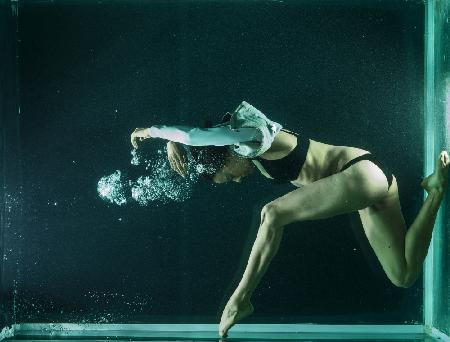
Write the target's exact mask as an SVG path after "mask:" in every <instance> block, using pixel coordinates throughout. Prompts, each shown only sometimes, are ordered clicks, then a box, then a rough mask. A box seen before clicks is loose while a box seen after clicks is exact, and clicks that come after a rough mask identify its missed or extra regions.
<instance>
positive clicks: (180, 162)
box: [167, 141, 187, 177]
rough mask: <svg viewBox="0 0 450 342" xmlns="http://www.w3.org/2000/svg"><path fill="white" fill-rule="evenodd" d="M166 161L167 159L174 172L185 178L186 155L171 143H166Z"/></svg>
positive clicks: (176, 145) (175, 144)
mask: <svg viewBox="0 0 450 342" xmlns="http://www.w3.org/2000/svg"><path fill="white" fill-rule="evenodd" d="M167 159H169V162H170V166H171V167H172V169H173V170H174V171H175V172H178V173H179V174H180V175H181V176H182V177H186V175H187V172H186V163H187V157H186V154H185V153H184V150H183V149H182V148H181V147H180V146H179V145H178V144H177V143H175V142H173V141H169V142H168V143H167Z"/></svg>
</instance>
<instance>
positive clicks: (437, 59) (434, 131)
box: [425, 1, 450, 335]
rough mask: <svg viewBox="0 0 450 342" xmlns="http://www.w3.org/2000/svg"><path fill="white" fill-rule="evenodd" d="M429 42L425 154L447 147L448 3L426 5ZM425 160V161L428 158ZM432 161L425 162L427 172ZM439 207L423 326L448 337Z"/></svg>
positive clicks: (449, 254) (447, 257)
mask: <svg viewBox="0 0 450 342" xmlns="http://www.w3.org/2000/svg"><path fill="white" fill-rule="evenodd" d="M426 9H427V13H426V18H427V25H426V27H427V30H428V31H429V34H427V37H429V42H428V44H427V53H426V57H427V58H426V77H427V87H426V92H427V93H428V96H427V98H428V101H427V112H428V115H427V117H428V120H427V130H426V133H425V137H426V143H427V145H428V148H427V152H428V153H427V154H428V155H431V154H432V151H433V150H434V151H435V152H437V151H438V150H439V149H441V148H446V149H447V150H448V148H449V145H450V64H449V56H450V45H449V42H450V40H449V32H450V24H449V12H450V2H448V1H431V2H429V3H427V4H426ZM428 159H429V157H428ZM432 162H433V161H432V160H428V161H427V163H426V164H427V165H426V166H428V168H429V167H431V166H432ZM448 203H449V202H448V197H447V201H445V202H444V203H443V206H442V207H441V211H440V213H439V217H438V224H437V225H436V228H437V229H436V231H435V232H434V237H433V238H434V241H433V244H432V249H430V253H429V257H428V258H427V264H426V269H425V271H426V277H425V280H426V283H427V284H429V286H427V291H426V292H425V306H426V307H427V310H426V312H425V313H426V315H425V321H426V324H427V325H429V326H432V327H435V328H437V329H438V330H440V331H442V332H444V333H445V334H447V335H450V311H449V308H450V270H449V267H450V265H449V261H450V249H449V241H450V233H449V232H450V223H449V212H450V209H449V204H448Z"/></svg>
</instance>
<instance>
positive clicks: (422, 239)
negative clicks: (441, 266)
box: [405, 151, 450, 287]
mask: <svg viewBox="0 0 450 342" xmlns="http://www.w3.org/2000/svg"><path fill="white" fill-rule="evenodd" d="M449 166H450V158H449V155H448V153H447V152H446V151H443V152H441V154H440V156H439V159H438V161H437V163H436V169H435V171H434V173H433V174H432V175H430V176H428V177H426V178H425V179H424V180H423V181H422V184H421V185H422V187H423V188H424V189H425V190H426V191H427V193H428V196H427V199H426V200H425V203H424V204H423V206H422V208H421V209H420V211H419V214H418V215H417V217H416V219H415V220H414V222H413V224H412V225H411V227H410V228H409V229H408V232H407V233H406V237H405V258H406V263H407V274H406V279H405V285H406V287H409V286H411V285H412V284H414V282H415V281H416V280H417V278H418V277H419V275H420V272H421V271H422V264H423V262H424V260H425V257H426V256H427V253H428V248H429V246H430V241H431V236H432V233H433V227H434V222H435V220H436V215H437V212H438V210H439V206H440V205H441V201H442V198H443V197H444V193H445V191H446V189H447V186H448V171H449Z"/></svg>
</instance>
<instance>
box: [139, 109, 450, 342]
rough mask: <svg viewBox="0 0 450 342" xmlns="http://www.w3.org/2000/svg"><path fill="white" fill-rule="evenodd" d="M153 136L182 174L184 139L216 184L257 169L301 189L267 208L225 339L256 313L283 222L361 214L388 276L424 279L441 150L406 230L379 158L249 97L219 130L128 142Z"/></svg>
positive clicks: (228, 315) (184, 130)
mask: <svg viewBox="0 0 450 342" xmlns="http://www.w3.org/2000/svg"><path fill="white" fill-rule="evenodd" d="M156 137H159V138H163V139H167V140H170V142H169V144H168V158H169V160H170V161H171V166H172V168H173V169H174V170H175V171H176V172H178V173H180V174H181V175H185V174H186V173H185V172H186V168H185V165H186V157H185V156H184V154H183V150H182V149H181V146H180V144H183V145H187V148H189V149H190V150H191V152H193V153H192V156H193V157H194V159H195V160H197V161H198V162H201V163H205V162H208V161H209V162H210V163H211V164H212V165H213V166H214V167H212V168H211V169H209V170H208V171H207V172H206V173H205V175H204V176H205V178H208V179H210V180H211V181H213V182H215V183H226V182H229V181H231V180H232V181H236V182H240V181H241V180H242V179H243V178H244V177H246V176H247V175H248V174H250V173H251V172H252V171H253V170H254V169H255V167H256V168H257V169H259V171H260V172H261V174H262V175H263V176H265V177H266V178H267V179H270V181H272V182H290V183H291V184H293V185H295V186H296V187H298V189H296V190H293V191H291V192H289V193H287V194H286V195H284V196H282V197H279V198H277V199H275V200H274V201H272V202H270V203H268V204H266V205H265V206H264V207H263V208H262V210H261V223H260V227H259V231H258V234H257V237H256V241H255V242H254V245H253V248H252V251H251V254H250V257H249V261H248V264H247V267H246V269H245V271H244V274H243V277H242V279H241V281H240V283H239V285H238V286H237V288H236V290H235V291H234V293H233V294H232V296H231V298H230V299H229V301H228V303H227V304H226V306H225V308H224V310H223V313H222V317H221V321H220V325H219V334H220V336H222V337H226V336H227V332H228V330H229V329H230V328H231V327H232V326H233V325H234V324H236V323H237V322H239V321H241V320H242V319H244V318H245V317H247V316H249V315H250V314H251V313H252V312H253V306H252V304H251V296H252V293H253V291H254V290H255V288H256V286H257V285H258V283H259V282H260V280H261V278H262V277H263V275H264V274H265V272H266V270H267V268H268V266H269V263H270V262H271V260H272V258H273V257H274V256H275V254H276V253H277V250H278V247H279V245H280V241H281V238H282V235H283V230H284V227H285V226H286V225H288V224H290V223H293V222H298V221H304V220H314V219H325V218H329V217H332V216H336V215H340V214H345V213H351V212H354V211H358V213H359V216H360V219H361V222H362V225H363V228H364V232H365V234H366V236H367V239H368V241H369V243H370V245H371V247H372V248H373V250H374V252H375V254H376V256H377V258H378V260H379V261H380V263H381V265H382V267H383V270H384V271H385V273H386V276H387V277H388V278H389V280H390V281H391V282H392V283H393V284H394V285H395V286H397V287H402V288H408V287H411V286H412V285H413V284H414V283H415V281H416V280H417V278H418V277H419V275H420V272H421V269H422V264H423V261H424V259H425V257H426V255H427V252H428V247H429V244H430V240H431V236H432V231H433V226H434V222H435V219H436V214H437V212H438V209H439V207H440V204H441V201H442V199H443V197H444V194H445V192H446V190H447V187H448V171H449V165H450V158H449V155H448V153H447V151H442V152H441V153H440V155H439V157H438V158H437V159H436V163H435V170H434V172H433V173H432V174H431V175H429V176H428V177H426V178H424V179H423V181H422V182H421V186H422V187H423V188H424V189H425V191H426V192H427V194H428V196H427V198H426V200H425V202H424V204H423V205H422V208H421V209H420V211H419V213H418V215H417V217H416V219H415V220H414V222H413V223H412V225H411V226H410V227H409V229H407V228H406V224H405V220H404V218H403V215H402V212H401V207H400V200H399V194H398V186H397V180H396V178H395V176H394V175H393V174H392V172H391V171H390V169H389V167H388V166H386V165H384V163H383V161H382V160H381V159H380V158H377V157H376V156H375V155H373V154H371V153H370V152H369V151H366V150H363V149H360V148H357V147H351V146H335V145H330V144H324V143H321V142H319V141H314V140H312V139H307V138H305V137H304V135H303V134H301V135H299V134H297V133H294V132H291V131H288V130H285V129H282V127H281V125H280V124H278V123H276V122H273V121H271V120H269V119H268V118H267V117H266V116H265V115H264V114H263V113H261V112H260V111H259V110H257V109H256V108H255V107H253V106H251V105H250V104H248V103H246V102H245V101H244V102H242V104H241V105H240V106H239V107H238V109H236V110H235V111H234V112H233V114H228V115H227V116H224V118H223V119H222V122H221V123H220V124H218V125H216V126H214V127H210V128H193V127H186V126H152V127H150V128H141V129H136V130H135V131H134V132H133V133H132V135H131V142H132V144H133V146H134V147H135V148H137V143H136V141H137V140H144V139H148V138H156ZM197 146H198V147H197ZM214 157H215V158H214ZM217 160H219V161H220V162H217Z"/></svg>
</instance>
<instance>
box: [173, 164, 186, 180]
mask: <svg viewBox="0 0 450 342" xmlns="http://www.w3.org/2000/svg"><path fill="white" fill-rule="evenodd" d="M169 162H170V166H171V167H172V169H173V170H174V171H175V172H177V173H179V174H180V176H182V177H183V178H184V177H186V168H185V164H184V163H182V161H181V160H179V159H178V160H177V159H169Z"/></svg>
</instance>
